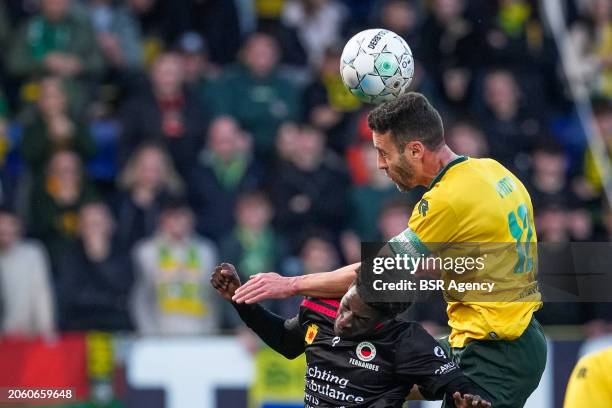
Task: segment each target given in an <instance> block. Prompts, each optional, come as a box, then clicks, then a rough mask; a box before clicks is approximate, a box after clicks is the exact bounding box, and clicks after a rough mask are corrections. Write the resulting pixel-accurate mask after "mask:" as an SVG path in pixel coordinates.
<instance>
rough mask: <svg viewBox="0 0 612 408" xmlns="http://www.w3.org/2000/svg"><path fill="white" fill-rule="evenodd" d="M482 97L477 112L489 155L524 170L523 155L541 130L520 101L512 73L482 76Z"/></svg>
mask: <svg viewBox="0 0 612 408" xmlns="http://www.w3.org/2000/svg"><path fill="white" fill-rule="evenodd" d="M483 97H484V108H483V109H482V110H481V111H480V112H478V113H479V119H480V123H481V124H482V128H483V130H484V132H485V136H486V137H487V141H488V144H489V147H490V149H491V155H492V156H493V157H495V159H496V160H498V161H499V162H501V163H502V164H503V165H505V166H507V167H509V168H510V169H513V170H515V171H516V170H518V171H525V170H526V168H525V167H526V166H525V164H524V162H526V160H525V154H526V153H528V152H529V151H530V149H531V147H532V145H533V144H534V142H535V138H536V136H537V135H538V133H539V132H540V130H541V129H540V123H539V122H538V120H537V119H536V118H535V117H533V116H532V115H531V114H530V113H528V112H527V111H526V110H525V106H524V105H522V104H521V103H522V101H521V90H520V88H519V86H518V84H517V83H516V79H515V77H514V75H512V73H511V72H510V71H507V70H500V69H498V70H493V71H491V72H489V73H488V74H487V75H486V76H485V78H484V95H483ZM520 154H522V156H521V155H520Z"/></svg>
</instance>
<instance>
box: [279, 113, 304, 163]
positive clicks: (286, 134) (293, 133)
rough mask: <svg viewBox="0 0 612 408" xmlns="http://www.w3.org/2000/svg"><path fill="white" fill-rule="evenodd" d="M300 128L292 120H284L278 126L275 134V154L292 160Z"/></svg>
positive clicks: (295, 152)
mask: <svg viewBox="0 0 612 408" xmlns="http://www.w3.org/2000/svg"><path fill="white" fill-rule="evenodd" d="M299 134H300V130H299V128H298V127H297V125H296V124H295V123H293V122H285V123H283V124H282V125H281V126H280V127H279V128H278V133H277V135H276V154H277V156H278V157H279V158H281V159H284V160H292V159H293V157H294V156H295V155H296V154H297V152H298V149H297V138H298V137H299Z"/></svg>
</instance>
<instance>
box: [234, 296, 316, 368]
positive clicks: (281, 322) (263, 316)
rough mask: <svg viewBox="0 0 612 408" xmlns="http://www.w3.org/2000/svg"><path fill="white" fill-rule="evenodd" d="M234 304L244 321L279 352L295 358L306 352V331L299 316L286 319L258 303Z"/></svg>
mask: <svg viewBox="0 0 612 408" xmlns="http://www.w3.org/2000/svg"><path fill="white" fill-rule="evenodd" d="M233 305H234V307H235V308H236V311H237V312H238V314H239V315H240V318H241V319H242V321H244V322H245V323H246V325H247V326H248V327H249V328H250V329H251V330H253V331H254V332H255V334H257V335H258V336H259V337H260V338H261V339H262V340H263V341H264V342H265V343H266V344H267V345H268V346H270V347H271V348H272V349H273V350H274V351H276V352H277V353H280V354H282V355H283V356H285V357H287V358H289V359H294V358H296V357H297V356H299V355H300V354H302V353H303V352H304V349H305V346H304V331H303V329H302V326H301V325H300V323H299V317H298V316H295V317H293V318H291V319H287V320H285V319H283V318H282V317H280V316H277V315H275V314H274V313H272V312H270V311H269V310H268V309H266V308H264V307H262V306H260V305H258V304H254V305H246V304H240V305H238V304H235V303H233Z"/></svg>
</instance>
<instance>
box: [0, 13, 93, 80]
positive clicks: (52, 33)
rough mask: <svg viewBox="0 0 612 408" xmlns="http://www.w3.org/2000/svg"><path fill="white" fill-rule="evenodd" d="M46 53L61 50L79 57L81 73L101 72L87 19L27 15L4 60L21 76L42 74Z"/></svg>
mask: <svg viewBox="0 0 612 408" xmlns="http://www.w3.org/2000/svg"><path fill="white" fill-rule="evenodd" d="M50 52H65V53H68V54H72V55H74V56H76V57H78V58H79V60H80V62H81V64H82V65H83V70H82V71H81V76H96V75H99V74H101V73H102V70H103V68H104V59H103V56H102V53H101V52H100V49H99V48H98V43H97V41H96V37H95V34H94V31H93V28H92V27H91V25H90V24H89V22H88V21H86V20H82V19H79V18H77V17H75V16H72V15H68V16H66V17H65V18H64V19H63V20H62V21H61V22H59V23H56V24H52V23H49V22H47V21H46V20H45V19H44V17H42V16H40V15H38V16H34V17H32V18H30V19H29V20H28V21H27V22H26V23H25V24H24V25H23V26H22V27H20V28H19V29H18V30H17V32H16V33H15V35H14V36H13V41H12V46H11V47H10V50H9V55H8V59H7V61H6V63H7V67H8V69H9V71H10V72H11V73H12V74H14V75H17V76H20V77H24V78H32V77H39V76H41V75H44V74H45V73H46V70H45V67H44V65H43V60H44V58H45V56H46V55H47V54H49V53H50Z"/></svg>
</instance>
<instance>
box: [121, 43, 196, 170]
mask: <svg viewBox="0 0 612 408" xmlns="http://www.w3.org/2000/svg"><path fill="white" fill-rule="evenodd" d="M182 61H183V60H182V58H181V55H180V54H178V53H173V52H167V53H164V54H162V55H161V56H160V57H159V58H157V59H156V60H155V62H154V64H153V66H152V67H151V71H150V79H151V88H145V89H143V90H142V91H141V92H140V93H138V94H137V95H135V96H134V97H132V98H131V99H130V100H129V101H128V102H127V103H126V104H125V106H123V108H122V112H121V123H122V125H123V133H122V135H121V139H120V141H121V146H120V161H121V162H125V161H126V160H127V158H128V157H129V156H130V154H131V153H132V152H133V151H134V149H136V147H137V146H138V145H140V144H141V143H143V142H145V141H149V142H156V143H160V144H161V145H163V146H164V147H165V148H166V149H167V150H168V152H169V153H170V156H171V157H172V160H173V162H174V166H175V167H176V169H177V170H178V171H179V173H180V174H181V176H182V177H183V178H184V179H186V178H187V177H188V176H189V173H190V171H191V169H192V167H193V165H194V164H195V161H196V157H197V153H198V151H199V149H200V146H201V141H202V135H203V134H204V129H205V128H206V127H205V125H206V120H205V112H204V111H203V110H202V104H201V103H200V100H199V98H198V96H197V95H196V93H195V92H193V91H192V90H190V89H187V88H185V86H184V85H185V83H184V82H185V72H184V68H183V62H182Z"/></svg>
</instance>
